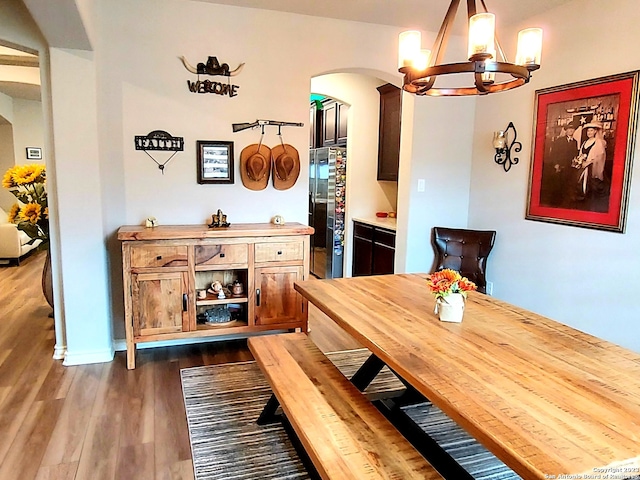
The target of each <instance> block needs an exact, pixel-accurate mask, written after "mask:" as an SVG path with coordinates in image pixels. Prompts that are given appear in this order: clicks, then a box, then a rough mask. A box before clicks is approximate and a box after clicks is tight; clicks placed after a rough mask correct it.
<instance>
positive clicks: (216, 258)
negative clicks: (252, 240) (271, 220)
mask: <svg viewBox="0 0 640 480" xmlns="http://www.w3.org/2000/svg"><path fill="white" fill-rule="evenodd" d="M195 254H196V265H233V264H246V263H247V262H248V261H249V246H248V245H247V244H246V243H235V244H223V245H196V247H195Z"/></svg>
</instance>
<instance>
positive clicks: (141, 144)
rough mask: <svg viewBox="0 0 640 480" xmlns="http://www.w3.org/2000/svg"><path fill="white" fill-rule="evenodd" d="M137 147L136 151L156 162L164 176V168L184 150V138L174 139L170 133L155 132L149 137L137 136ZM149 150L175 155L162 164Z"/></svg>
mask: <svg viewBox="0 0 640 480" xmlns="http://www.w3.org/2000/svg"><path fill="white" fill-rule="evenodd" d="M135 146H136V150H142V151H143V152H144V153H146V154H147V155H148V156H149V158H151V160H153V161H154V162H156V164H157V165H158V168H159V169H160V171H161V172H162V174H163V175H164V168H165V166H166V165H167V163H169V161H170V160H171V159H172V158H173V157H174V156H175V155H176V153H178V152H181V151H183V150H184V138H183V137H173V136H171V134H170V133H168V132H165V131H164V130H154V131H153V132H149V133H148V134H147V135H136V136H135ZM149 150H153V151H164V152H173V154H172V155H171V156H170V157H169V158H167V159H166V160H165V161H164V162H162V163H160V162H159V161H158V160H156V159H155V158H154V157H153V156H152V155H151V154H150V153H149Z"/></svg>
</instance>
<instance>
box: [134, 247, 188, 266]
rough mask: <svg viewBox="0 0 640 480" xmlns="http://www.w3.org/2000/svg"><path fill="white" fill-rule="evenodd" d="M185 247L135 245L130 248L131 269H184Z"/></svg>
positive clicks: (185, 261) (185, 259) (185, 262)
mask: <svg viewBox="0 0 640 480" xmlns="http://www.w3.org/2000/svg"><path fill="white" fill-rule="evenodd" d="M186 266H187V246H186V245H177V246H169V245H135V246H132V247H131V267H133V268H135V267H186Z"/></svg>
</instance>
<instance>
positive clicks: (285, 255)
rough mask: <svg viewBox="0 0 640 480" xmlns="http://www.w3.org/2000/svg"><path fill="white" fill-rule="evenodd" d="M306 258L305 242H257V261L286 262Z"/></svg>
mask: <svg viewBox="0 0 640 480" xmlns="http://www.w3.org/2000/svg"><path fill="white" fill-rule="evenodd" d="M303 258H304V242H302V241H299V242H278V243H256V244H255V261H256V263H264V262H285V261H291V260H302V259H303Z"/></svg>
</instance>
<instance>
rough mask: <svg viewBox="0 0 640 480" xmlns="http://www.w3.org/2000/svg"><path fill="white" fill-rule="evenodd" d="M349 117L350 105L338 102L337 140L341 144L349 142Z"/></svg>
mask: <svg viewBox="0 0 640 480" xmlns="http://www.w3.org/2000/svg"><path fill="white" fill-rule="evenodd" d="M348 117H349V105H344V104H342V103H339V104H338V132H337V136H338V138H337V142H338V144H340V145H345V144H346V143H347V133H348V132H347V120H348Z"/></svg>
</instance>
